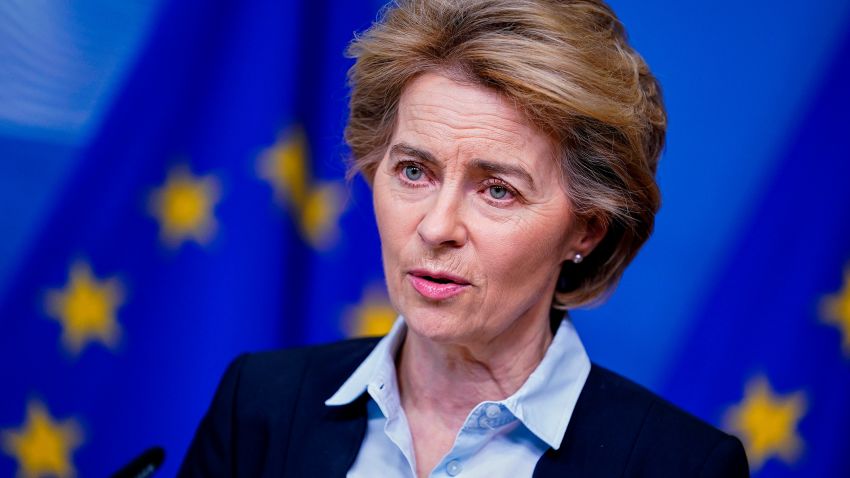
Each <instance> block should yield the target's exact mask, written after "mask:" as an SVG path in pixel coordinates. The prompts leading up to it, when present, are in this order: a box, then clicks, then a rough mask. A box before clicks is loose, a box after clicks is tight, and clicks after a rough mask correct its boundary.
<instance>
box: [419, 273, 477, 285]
mask: <svg viewBox="0 0 850 478" xmlns="http://www.w3.org/2000/svg"><path fill="white" fill-rule="evenodd" d="M410 275H412V276H414V277H418V278H420V279H424V280H427V281H429V282H433V283H435V284H457V285H469V281H467V280H465V279H464V278H463V277H459V276H455V275H453V274H449V273H444V272H433V271H425V270H414V271H410Z"/></svg>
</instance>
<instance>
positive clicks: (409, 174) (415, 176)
mask: <svg viewBox="0 0 850 478" xmlns="http://www.w3.org/2000/svg"><path fill="white" fill-rule="evenodd" d="M404 177H406V178H407V179H409V180H411V181H419V180H420V179H422V168H420V167H419V166H415V165H413V164H408V165H407V166H405V167H404Z"/></svg>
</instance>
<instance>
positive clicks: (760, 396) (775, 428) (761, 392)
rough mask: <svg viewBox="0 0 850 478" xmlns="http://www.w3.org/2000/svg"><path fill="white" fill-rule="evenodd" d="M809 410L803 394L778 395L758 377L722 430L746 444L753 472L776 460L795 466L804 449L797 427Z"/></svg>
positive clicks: (748, 387)
mask: <svg viewBox="0 0 850 478" xmlns="http://www.w3.org/2000/svg"><path fill="white" fill-rule="evenodd" d="M806 407H807V405H806V395H805V393H803V392H802V391H797V392H794V393H790V394H787V395H778V394H776V393H775V392H774V391H773V389H772V388H771V386H770V382H768V380H767V378H766V377H764V376H759V377H756V378H753V379H751V380H750V381H749V382H747V385H746V387H745V391H744V399H743V401H742V402H741V403H740V404H738V405H734V406H732V407H730V408H729V410H728V411H727V412H726V415H725V417H724V419H723V423H724V425H723V426H724V428H726V429H727V430H728V431H729V432H730V433H733V434H735V435H737V436H738V437H739V438H740V439H741V441H742V442H743V443H744V447H745V448H746V449H747V456H748V457H749V460H750V465H751V466H752V468H753V470H757V469H759V468H760V467H761V466H762V464H764V462H765V461H766V460H767V459H769V458H771V457H774V456H776V457H778V458H780V459H782V460H783V461H785V462H786V463H792V462H794V461H795V460H796V459H797V458H798V457H799V456H800V453H801V451H802V448H803V440H802V439H801V438H800V436H799V434H798V433H797V425H798V424H799V422H800V419H801V418H802V417H803V415H805V413H806Z"/></svg>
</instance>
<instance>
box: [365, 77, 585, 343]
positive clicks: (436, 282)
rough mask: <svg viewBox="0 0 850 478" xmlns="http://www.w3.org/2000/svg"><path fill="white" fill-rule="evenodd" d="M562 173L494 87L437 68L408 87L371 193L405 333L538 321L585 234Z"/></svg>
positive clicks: (493, 329)
mask: <svg viewBox="0 0 850 478" xmlns="http://www.w3.org/2000/svg"><path fill="white" fill-rule="evenodd" d="M560 176H561V175H560V172H559V169H558V166H557V164H556V161H555V159H554V149H553V147H552V145H551V143H550V141H549V140H548V138H547V137H546V136H545V135H543V134H542V133H540V132H538V131H536V130H535V129H534V128H532V127H531V125H529V124H528V123H527V121H526V120H525V119H524V118H523V117H522V115H521V114H519V113H518V112H517V111H516V110H515V109H514V108H513V107H512V106H511V104H510V102H508V101H506V100H505V99H504V98H502V97H501V96H499V95H498V94H496V93H495V92H493V91H490V90H487V89H485V88H483V87H479V86H471V85H468V84H464V83H458V82H457V81H454V80H452V79H449V78H447V77H445V76H441V75H438V74H425V75H422V76H420V77H418V78H417V79H415V80H414V81H412V82H411V84H410V85H408V86H407V88H406V89H405V91H404V93H403V94H402V97H401V100H400V104H399V111H398V118H397V124H396V128H395V132H394V134H393V138H392V140H391V142H390V146H389V148H388V149H387V152H386V154H385V155H384V157H383V159H382V160H381V163H380V165H379V166H378V170H377V172H376V174H375V179H374V183H373V195H374V202H375V214H376V217H377V222H378V229H379V231H380V235H381V247H382V252H383V260H384V272H385V274H386V280H387V288H388V290H389V295H390V298H391V300H392V303H393V305H394V306H395V307H396V309H397V310H398V311H399V312H400V313H401V314H402V315H404V316H405V318H406V320H407V324H408V327H409V328H410V330H411V332H413V333H417V334H420V335H422V336H424V337H427V338H430V339H432V340H435V341H437V342H441V343H456V344H473V343H490V342H492V341H493V340H495V339H496V338H498V337H500V336H501V337H504V336H506V335H513V334H519V335H521V334H522V332H521V331H523V330H528V328H529V327H536V326H539V327H545V326H546V324H547V323H548V312H549V307H550V304H551V301H552V297H553V293H554V289H555V283H556V281H557V278H558V273H559V270H560V264H561V263H562V262H563V261H564V260H566V259H568V258H569V257H572V255H573V254H575V253H576V252H579V251H580V250H579V246H581V242H582V240H583V239H582V236H583V234H584V232H583V230H581V228H580V227H577V224H576V221H575V220H574V217H573V214H572V211H571V207H570V202H569V200H568V198H567V195H566V193H565V190H564V187H563V185H562V184H561V180H560V179H559V178H560ZM581 252H583V251H581Z"/></svg>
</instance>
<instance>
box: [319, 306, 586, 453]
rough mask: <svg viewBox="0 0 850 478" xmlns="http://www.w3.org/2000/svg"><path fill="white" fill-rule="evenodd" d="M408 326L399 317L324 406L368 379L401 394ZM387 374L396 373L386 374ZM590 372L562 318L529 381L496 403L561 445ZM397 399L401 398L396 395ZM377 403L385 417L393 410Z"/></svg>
mask: <svg viewBox="0 0 850 478" xmlns="http://www.w3.org/2000/svg"><path fill="white" fill-rule="evenodd" d="M406 330H407V328H406V326H405V325H404V319H403V318H402V317H399V318H398V319H396V322H395V324H393V327H392V329H391V330H390V333H389V334H387V336H386V337H384V338H383V339H381V340H380V342H378V345H376V346H375V348H374V349H373V350H372V352H371V353H370V354H369V355H368V356H367V357H366V359H365V360H364V361H363V362H362V363H361V364H360V366H359V367H357V369H356V370H355V371H354V373H352V374H351V376H350V377H349V378H348V380H346V381H345V383H343V384H342V386H341V387H340V388H339V390H337V391H336V393H334V394H333V396H331V398H329V399H328V400H327V401H325V405H328V406H341V405H347V404H349V403H351V402H353V401H354V400H356V399H357V398H359V397H360V396H361V395H362V394H363V393H364V392H365V391H367V390H368V387H369V386H370V384H372V385H373V386H374V385H377V386H379V387H380V386H381V385H382V384H383V383H385V382H386V383H388V384H389V385H390V386H391V389H392V390H393V393H397V389H396V388H395V355H396V352H397V351H398V348H399V347H400V346H401V342H402V341H403V340H404V335H405V332H406ZM387 374H390V375H392V377H389V376H384V375H387ZM589 374H590V359H589V358H588V356H587V352H586V351H585V349H584V346H583V345H582V343H581V339H580V338H579V336H578V332H577V331H576V329H575V327H574V326H573V323H572V322H571V321H570V320H569V319H568V318H567V319H564V320H562V321H561V325H560V326H559V327H558V330H557V332H556V333H555V337H554V338H553V339H552V343H551V344H550V345H549V348H548V349H547V350H546V354H545V355H544V356H543V360H542V361H541V362H540V364H539V365H538V366H537V368H536V369H535V370H534V372H532V373H531V375H530V376H529V377H528V379H527V380H526V381H525V383H524V384H523V385H522V386H521V387H520V388H519V390H517V391H516V393H514V394H513V395H511V396H510V397H508V398H506V399H504V400H502V401H501V402H496V403H502V404H504V405H505V407H507V408H508V410H510V411H511V413H513V414H514V416H515V417H517V419H519V420H520V421H521V422H522V423H523V425H525V426H526V427H527V428H528V429H529V430H530V431H531V432H532V433H534V434H535V435H536V436H537V437H538V438H540V439H541V440H543V441H544V442H546V444H547V445H549V446H550V447H552V448H554V449H556V450H557V449H558V448H560V446H561V440H562V439H563V437H564V433H565V432H566V430H567V426H568V425H569V422H570V418H571V417H572V414H573V410H574V409H575V406H576V403H577V402H578V397H579V394H581V389H582V388H583V387H584V383H585V381H586V380H587V376H588V375H589ZM388 391H389V390H388ZM394 398H395V399H396V400H394V402H397V401H398V400H397V398H398V397H394ZM378 404H379V405H380V406H381V408H382V411H383V412H384V416H390V415H391V414H394V413H392V412H391V411H389V410H384V409H383V408H384V406H383V405H382V404H381V403H378ZM388 412H390V413H388Z"/></svg>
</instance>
